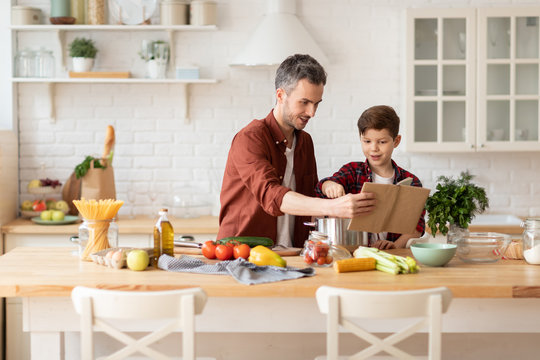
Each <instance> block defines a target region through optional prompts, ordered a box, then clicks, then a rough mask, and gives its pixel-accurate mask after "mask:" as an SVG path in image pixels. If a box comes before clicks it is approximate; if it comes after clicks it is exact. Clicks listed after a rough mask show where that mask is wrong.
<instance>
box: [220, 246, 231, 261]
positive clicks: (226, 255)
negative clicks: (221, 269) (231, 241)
mask: <svg viewBox="0 0 540 360" xmlns="http://www.w3.org/2000/svg"><path fill="white" fill-rule="evenodd" d="M216 257H217V258H218V259H219V260H229V259H230V258H232V257H233V248H232V247H231V246H227V245H218V246H217V247H216Z"/></svg>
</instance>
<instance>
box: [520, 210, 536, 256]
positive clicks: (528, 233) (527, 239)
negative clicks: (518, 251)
mask: <svg viewBox="0 0 540 360" xmlns="http://www.w3.org/2000/svg"><path fill="white" fill-rule="evenodd" d="M521 227H523V228H524V230H523V235H522V240H523V257H524V258H525V261H527V262H528V263H529V264H534V265H539V264H540V218H527V219H525V221H524V222H522V223H521Z"/></svg>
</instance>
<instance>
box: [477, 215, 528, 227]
mask: <svg viewBox="0 0 540 360" xmlns="http://www.w3.org/2000/svg"><path fill="white" fill-rule="evenodd" d="M521 222H522V220H521V219H520V218H518V217H517V216H514V215H504V214H480V215H476V216H475V217H474V219H473V220H472V222H471V225H502V226H504V225H510V226H512V225H515V226H519V225H520V224H521Z"/></svg>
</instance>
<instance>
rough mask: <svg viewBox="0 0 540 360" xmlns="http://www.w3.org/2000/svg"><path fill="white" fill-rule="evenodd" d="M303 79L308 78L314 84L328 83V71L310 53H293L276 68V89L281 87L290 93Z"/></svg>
mask: <svg viewBox="0 0 540 360" xmlns="http://www.w3.org/2000/svg"><path fill="white" fill-rule="evenodd" d="M302 79H308V81H309V82H310V83H312V84H314V85H319V84H323V85H326V71H324V68H323V67H322V65H321V64H319V62H318V61H317V60H315V59H314V58H313V57H311V56H309V55H302V54H295V55H291V56H289V57H288V58H286V59H285V60H283V62H282V63H281V64H280V65H279V67H278V69H277V70H276V80H275V85H276V90H277V89H279V88H281V89H283V90H285V92H286V93H289V92H290V91H291V90H293V89H294V88H295V87H296V85H297V84H298V81H300V80H302Z"/></svg>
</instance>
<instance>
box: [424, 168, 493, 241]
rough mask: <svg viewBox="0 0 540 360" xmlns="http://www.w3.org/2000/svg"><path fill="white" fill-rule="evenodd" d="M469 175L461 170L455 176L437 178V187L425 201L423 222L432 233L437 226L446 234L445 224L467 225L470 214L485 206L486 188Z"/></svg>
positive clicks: (487, 202) (479, 211) (481, 209)
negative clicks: (425, 216)
mask: <svg viewBox="0 0 540 360" xmlns="http://www.w3.org/2000/svg"><path fill="white" fill-rule="evenodd" d="M473 177H474V176H473V175H471V174H469V172H468V171H465V172H461V174H460V177H459V178H458V179H457V180H456V179H452V178H449V177H446V176H440V177H439V178H438V179H437V180H438V181H439V184H437V191H436V192H435V193H434V194H433V195H431V196H430V197H429V198H428V199H427V201H426V211H427V212H428V214H429V220H428V222H427V225H428V226H429V228H430V229H431V234H432V235H433V236H435V234H436V233H437V230H438V231H440V232H441V234H443V235H446V234H447V233H448V226H447V224H456V225H458V226H459V227H462V228H464V229H466V228H468V227H469V224H470V222H471V221H472V219H473V218H474V216H475V215H476V214H479V213H481V212H483V211H484V210H485V209H486V208H487V207H489V200H488V198H487V196H486V191H485V190H484V188H482V187H479V186H477V185H474V184H472V183H471V180H472V178H473Z"/></svg>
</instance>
